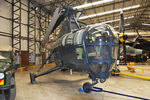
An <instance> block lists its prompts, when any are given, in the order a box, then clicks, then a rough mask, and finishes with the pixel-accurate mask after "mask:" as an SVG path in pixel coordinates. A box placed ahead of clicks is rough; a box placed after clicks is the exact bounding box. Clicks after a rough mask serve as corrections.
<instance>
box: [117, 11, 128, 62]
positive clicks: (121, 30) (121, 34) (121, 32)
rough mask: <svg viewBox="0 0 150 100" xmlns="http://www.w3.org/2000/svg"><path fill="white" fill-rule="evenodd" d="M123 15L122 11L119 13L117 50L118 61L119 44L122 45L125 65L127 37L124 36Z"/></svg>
mask: <svg viewBox="0 0 150 100" xmlns="http://www.w3.org/2000/svg"><path fill="white" fill-rule="evenodd" d="M124 31H125V30H124V15H123V11H121V12H120V25H119V49H118V60H119V59H120V44H121V43H122V45H123V56H124V58H125V64H126V43H125V40H126V39H127V35H124Z"/></svg>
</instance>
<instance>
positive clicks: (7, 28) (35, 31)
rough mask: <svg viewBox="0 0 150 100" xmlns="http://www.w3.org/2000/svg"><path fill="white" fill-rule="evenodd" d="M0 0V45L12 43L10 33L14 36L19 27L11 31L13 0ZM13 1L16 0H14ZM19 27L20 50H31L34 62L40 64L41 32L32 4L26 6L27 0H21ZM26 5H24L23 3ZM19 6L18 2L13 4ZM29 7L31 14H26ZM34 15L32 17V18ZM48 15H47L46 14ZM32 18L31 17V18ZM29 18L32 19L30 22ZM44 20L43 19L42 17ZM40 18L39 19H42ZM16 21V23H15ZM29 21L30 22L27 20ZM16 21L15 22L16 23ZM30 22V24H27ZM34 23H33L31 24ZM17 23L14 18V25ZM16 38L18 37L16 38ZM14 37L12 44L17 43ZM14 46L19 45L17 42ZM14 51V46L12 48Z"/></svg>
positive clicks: (16, 13) (15, 8)
mask: <svg viewBox="0 0 150 100" xmlns="http://www.w3.org/2000/svg"><path fill="white" fill-rule="evenodd" d="M6 1H7V2H6ZM6 1H4V0H2V1H0V23H1V25H0V45H10V46H12V45H13V42H12V41H13V39H14V38H12V33H13V32H14V36H15V35H16V36H17V34H19V28H15V29H14V31H12V21H13V20H12V4H11V3H12V1H13V0H6ZM14 2H17V0H14ZM20 2H21V3H23V4H21V21H20V22H21V25H20V26H21V27H20V29H21V30H20V32H21V36H20V40H21V42H20V44H21V48H20V50H21V51H29V53H31V52H33V53H35V55H36V58H35V59H36V63H35V64H41V63H42V55H41V54H40V52H41V51H40V41H41V37H42V35H41V34H43V33H41V30H40V27H39V20H38V19H37V16H36V13H35V11H33V9H31V8H33V5H31V4H30V8H28V5H29V3H28V0H21V1H20ZM24 4H25V5H27V6H25V5H24ZM15 5H17V6H19V4H17V3H16V4H15ZM29 9H30V13H31V14H32V15H33V16H30V15H28V11H29ZM14 10H17V7H14ZM18 14H19V13H18V12H15V14H14V18H17V15H18ZM33 17H34V18H33ZM48 17H49V16H48ZM31 18H33V19H31ZM31 20H32V21H34V22H32V23H31ZM44 20H45V19H44ZM44 20H41V21H44ZM15 21H16V22H15ZM17 21H18V23H17ZM29 21H30V22H29ZM16 23H17V24H16ZM29 24H30V26H29ZM31 24H34V25H31ZM17 25H19V19H18V20H14V26H13V27H16V26H17ZM28 26H29V27H28ZM45 27H46V26H45ZM16 39H19V37H18V38H16ZM16 39H14V44H15V43H17V42H16ZM16 46H18V47H19V44H17V45H16ZM14 51H15V48H14Z"/></svg>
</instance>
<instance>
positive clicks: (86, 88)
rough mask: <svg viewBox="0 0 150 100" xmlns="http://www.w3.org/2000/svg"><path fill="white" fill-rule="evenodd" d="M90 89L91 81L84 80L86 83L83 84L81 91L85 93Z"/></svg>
mask: <svg viewBox="0 0 150 100" xmlns="http://www.w3.org/2000/svg"><path fill="white" fill-rule="evenodd" d="M90 89H92V84H91V83H89V82H86V83H84V84H83V91H84V92H85V93H90V92H91V90H90Z"/></svg>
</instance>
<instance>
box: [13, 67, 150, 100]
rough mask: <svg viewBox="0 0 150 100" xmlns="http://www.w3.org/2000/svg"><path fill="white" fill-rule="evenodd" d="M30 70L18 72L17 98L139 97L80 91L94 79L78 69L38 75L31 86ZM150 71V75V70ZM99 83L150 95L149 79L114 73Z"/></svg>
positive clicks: (107, 99)
mask: <svg viewBox="0 0 150 100" xmlns="http://www.w3.org/2000/svg"><path fill="white" fill-rule="evenodd" d="M44 70H46V69H44ZM30 71H31V70H30ZM30 71H24V72H16V85H17V95H16V99H15V100H136V99H132V98H128V97H123V96H118V95H114V94H108V93H103V92H101V93H90V94H85V93H79V92H78V88H80V87H82V84H83V83H84V82H91V80H89V79H88V78H87V77H88V75H87V74H84V75H80V73H77V72H73V74H72V75H70V73H69V72H60V71H57V72H54V73H51V74H48V75H46V76H42V77H39V78H37V81H38V84H34V85H32V84H30V78H29V72H30ZM137 73H138V72H137ZM139 73H140V72H139ZM143 74H147V73H143ZM148 74H149V75H150V72H148ZM97 86H98V87H102V88H103V89H106V90H110V91H114V92H119V93H124V94H130V95H134V96H139V97H144V98H150V94H149V93H150V81H147V80H142V79H137V78H132V77H127V76H118V77H114V76H111V77H110V78H109V79H108V80H107V81H106V82H105V83H99V84H98V85H97Z"/></svg>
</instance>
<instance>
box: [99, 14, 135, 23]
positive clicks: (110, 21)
mask: <svg viewBox="0 0 150 100" xmlns="http://www.w3.org/2000/svg"><path fill="white" fill-rule="evenodd" d="M131 18H134V16H129V17H125V18H124V19H125V20H126V19H131ZM117 21H120V19H115V20H109V21H105V22H102V23H104V24H107V23H112V22H117Z"/></svg>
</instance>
